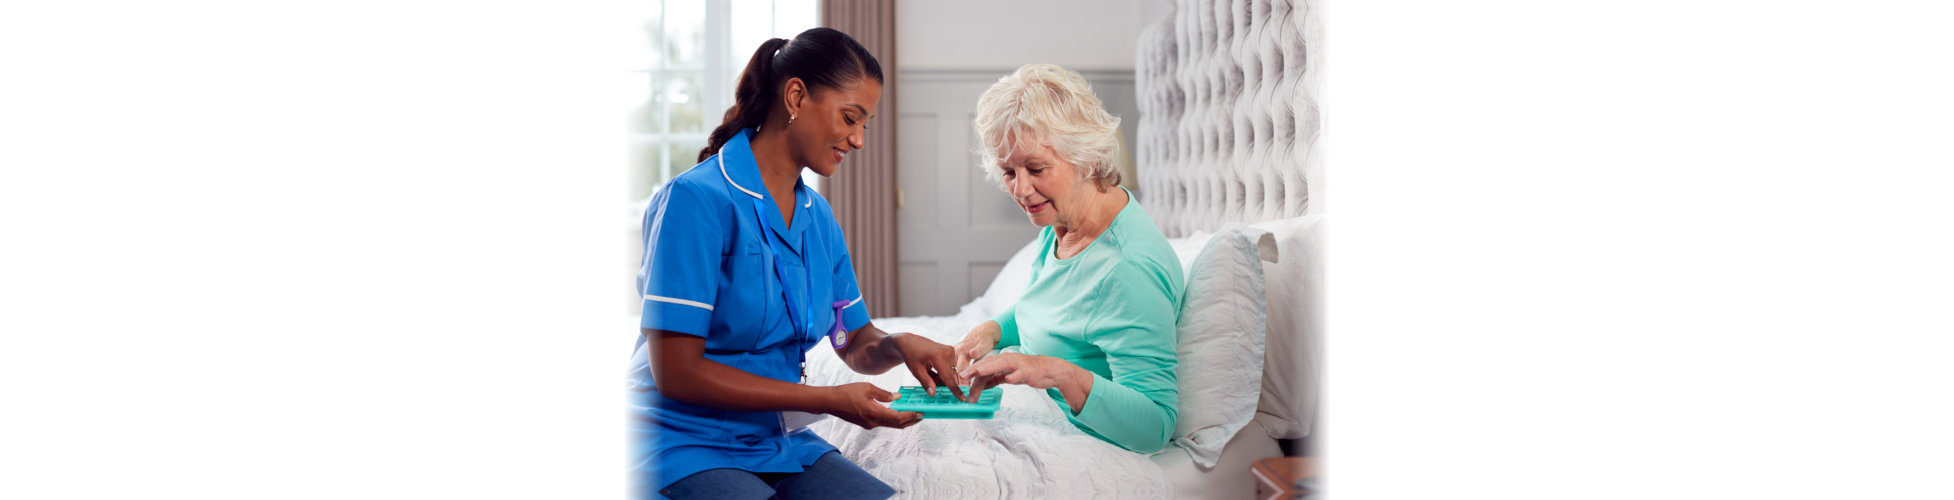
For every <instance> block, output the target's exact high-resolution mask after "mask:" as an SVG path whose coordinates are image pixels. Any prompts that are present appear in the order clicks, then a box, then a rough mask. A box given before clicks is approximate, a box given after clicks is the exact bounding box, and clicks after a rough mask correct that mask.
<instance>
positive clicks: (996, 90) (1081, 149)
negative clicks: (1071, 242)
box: [971, 64, 1120, 189]
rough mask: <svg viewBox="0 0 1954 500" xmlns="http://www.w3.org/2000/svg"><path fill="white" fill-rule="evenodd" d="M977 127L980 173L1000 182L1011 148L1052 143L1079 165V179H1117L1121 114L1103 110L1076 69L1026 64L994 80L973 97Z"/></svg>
mask: <svg viewBox="0 0 1954 500" xmlns="http://www.w3.org/2000/svg"><path fill="white" fill-rule="evenodd" d="M971 123H972V125H975V127H976V129H977V137H978V144H979V146H978V148H977V149H978V151H977V153H978V154H979V155H981V158H982V159H981V160H979V161H978V163H977V168H978V169H981V170H983V171H984V177H985V178H988V179H990V180H991V182H993V183H996V184H997V185H998V187H1001V188H1006V189H1009V187H1008V186H1005V185H1004V178H1003V170H1002V167H1001V165H1000V164H1002V163H1004V160H1005V159H1006V158H1009V157H1010V156H1011V153H1013V152H1017V151H1035V150H1037V149H1038V148H1040V147H1044V146H1051V147H1052V151H1053V152H1054V153H1056V154H1057V155H1058V157H1059V158H1063V159H1065V161H1068V162H1071V163H1072V165H1073V166H1075V167H1078V170H1079V175H1080V177H1082V180H1094V181H1097V182H1098V187H1099V188H1100V189H1105V188H1109V187H1112V186H1117V185H1119V183H1120V173H1119V166H1118V165H1116V164H1114V162H1113V161H1114V158H1116V157H1118V156H1119V118H1118V117H1115V116H1113V115H1112V114H1111V113H1107V112H1106V108H1105V106H1104V105H1101V104H1100V102H1099V97H1097V96H1094V95H1092V84H1090V83H1086V79H1085V77H1083V76H1080V75H1079V72H1077V71H1072V70H1068V69H1065V68H1061V67H1058V66H1056V65H1051V64H1026V65H1024V66H1022V67H1019V68H1018V70H1017V71H1015V72H1012V73H1011V74H1009V75H1004V77H1003V78H999V79H997V83H995V84H992V85H991V88H990V90H986V91H984V96H983V97H979V98H978V99H977V118H976V119H974V120H971Z"/></svg>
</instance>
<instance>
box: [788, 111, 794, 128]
mask: <svg viewBox="0 0 1954 500" xmlns="http://www.w3.org/2000/svg"><path fill="white" fill-rule="evenodd" d="M787 124H788V125H793V124H794V115H791V114H790V115H787Z"/></svg>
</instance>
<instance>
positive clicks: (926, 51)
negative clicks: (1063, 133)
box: [896, 0, 1169, 71]
mask: <svg viewBox="0 0 1954 500" xmlns="http://www.w3.org/2000/svg"><path fill="white" fill-rule="evenodd" d="M1168 7H1169V6H1168V2H1167V1H1166V0H1146V1H1134V0H1081V1H1055V0H995V1H983V2H971V1H951V0H915V1H905V2H901V3H898V4H896V43H897V44H898V45H897V48H896V65H897V67H898V68H899V69H901V70H911V69H916V70H941V69H985V70H989V69H999V68H1004V69H1012V68H1017V67H1018V66H1023V65H1025V64H1028V63H1034V62H1038V63H1050V64H1057V65H1059V66H1064V67H1066V68H1067V69H1072V70H1077V71H1084V70H1131V69H1133V56H1134V47H1135V43H1136V42H1137V41H1138V40H1139V39H1140V28H1141V26H1142V25H1143V24H1144V21H1146V20H1151V19H1154V18H1155V17H1150V16H1156V15H1159V14H1163V13H1165V12H1166V9H1168Z"/></svg>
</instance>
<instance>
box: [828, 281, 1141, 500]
mask: <svg viewBox="0 0 1954 500" xmlns="http://www.w3.org/2000/svg"><path fill="white" fill-rule="evenodd" d="M980 313H981V311H976V310H973V309H972V308H970V307H966V308H965V310H964V311H963V313H962V314H959V315H957V316H931V317H909V318H883V319H879V320H876V322H875V323H876V326H878V327H880V328H882V329H883V330H887V331H891V332H900V331H908V332H914V333H916V334H918V335H922V336H925V337H928V338H930V339H932V340H936V341H937V342H942V343H944V344H946V345H949V344H954V343H955V341H956V340H957V339H959V338H962V337H963V334H964V333H965V332H968V331H970V328H971V327H972V326H975V325H976V324H977V323H979V322H982V321H983V320H984V319H986V316H984V315H982V314H980ZM807 374H808V380H809V383H811V384H814V385H838V384H843V383H849V382H857V381H868V382H871V383H874V384H875V385H876V386H878V387H881V388H883V389H885V390H889V391H891V392H894V391H895V390H896V389H897V388H898V387H901V386H905V385H920V384H918V383H917V382H916V379H915V377H914V376H912V375H910V374H909V371H908V370H907V369H905V368H904V367H896V368H894V369H891V370H889V371H888V372H887V373H883V374H881V375H876V376H866V375H862V374H859V373H855V372H854V371H853V370H849V369H848V366H847V365H845V364H843V363H842V362H841V360H840V359H839V358H836V357H835V355H834V352H833V350H831V349H814V350H813V351H810V352H809V354H808V361H807ZM1003 389H1004V395H1003V398H1002V400H1001V401H1000V402H999V408H998V412H997V416H996V417H995V418H992V419H990V420H924V421H923V422H921V423H918V424H916V425H914V426H911V427H909V428H908V429H900V430H895V429H876V430H863V429H862V428H860V427H856V426H854V425H852V424H849V423H847V422H844V421H842V420H841V419H837V418H829V419H824V420H822V421H821V422H819V423H816V424H814V425H813V426H812V427H811V429H812V430H813V431H814V432H815V433H816V434H818V435H820V436H821V437H822V438H824V439H827V440H828V442H830V443H833V444H834V445H835V447H836V448H839V449H840V450H841V453H842V455H845V456H847V457H848V458H849V459H851V460H854V461H855V463H857V464H860V465H861V466H862V468H864V469H867V470H868V472H869V473H871V474H874V475H875V477H877V478H881V479H882V480H883V481H885V482H887V483H889V485H890V486H894V487H895V489H896V491H898V492H900V493H898V495H897V498H1168V497H1170V496H1172V495H1173V490H1172V488H1171V487H1170V485H1169V484H1168V483H1167V480H1166V479H1165V478H1164V477H1163V476H1162V475H1161V472H1160V468H1159V467H1158V466H1156V465H1154V464H1153V462H1152V461H1151V460H1149V459H1148V458H1147V456H1146V455H1141V454H1138V453H1133V452H1130V451H1126V450H1124V449H1121V448H1120V447H1118V446H1114V445H1113V444H1111V443H1107V442H1105V441H1100V440H1099V439H1097V438H1094V437H1092V436H1089V435H1086V434H1085V433H1084V432H1081V431H1079V430H1078V429H1077V428H1074V427H1073V426H1072V424H1071V423H1070V422H1068V421H1066V419H1065V414H1064V413H1061V412H1062V411H1064V410H1062V409H1060V408H1059V407H1058V405H1057V404H1056V403H1054V402H1053V401H1052V400H1051V398H1049V397H1046V396H1045V391H1043V390H1039V389H1031V388H1029V387H1025V386H1021V385H1006V386H1004V387H1003Z"/></svg>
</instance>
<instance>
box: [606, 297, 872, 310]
mask: <svg viewBox="0 0 1954 500" xmlns="http://www.w3.org/2000/svg"><path fill="white" fill-rule="evenodd" d="M645 300H649V301H653V302H665V303H671V304H678V305H682V306H692V307H697V308H701V309H705V310H707V311H711V310H712V304H707V303H704V302H695V301H690V300H685V299H674V298H671V297H659V296H657V295H645ZM855 300H861V299H855Z"/></svg>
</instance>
